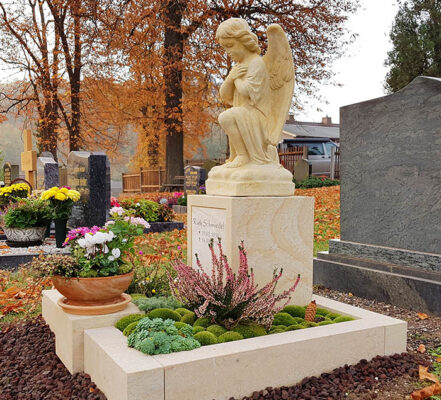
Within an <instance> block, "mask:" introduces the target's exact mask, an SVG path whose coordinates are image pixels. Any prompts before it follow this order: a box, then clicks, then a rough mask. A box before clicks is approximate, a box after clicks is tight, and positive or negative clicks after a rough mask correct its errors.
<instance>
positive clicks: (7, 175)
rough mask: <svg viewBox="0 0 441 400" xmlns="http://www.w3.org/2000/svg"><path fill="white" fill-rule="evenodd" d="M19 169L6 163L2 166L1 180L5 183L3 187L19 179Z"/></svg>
mask: <svg viewBox="0 0 441 400" xmlns="http://www.w3.org/2000/svg"><path fill="white" fill-rule="evenodd" d="M19 172H20V167H19V166H18V165H15V164H11V163H8V162H6V163H5V164H4V165H3V176H4V178H3V180H4V182H5V186H9V185H10V184H11V182H12V181H13V180H14V179H17V178H18V177H19Z"/></svg>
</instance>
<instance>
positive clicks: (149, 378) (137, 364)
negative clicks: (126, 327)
mask: <svg viewBox="0 0 441 400" xmlns="http://www.w3.org/2000/svg"><path fill="white" fill-rule="evenodd" d="M103 367H104V368H103ZM84 371H85V372H86V373H87V374H89V375H90V376H91V377H93V378H92V379H93V381H94V382H95V384H96V385H97V386H98V387H99V388H100V389H101V390H102V391H103V392H104V394H105V395H106V397H107V399H108V400H164V370H163V367H162V365H161V364H159V363H158V362H157V361H156V360H155V359H154V358H153V357H148V356H146V355H144V354H142V353H141V352H139V351H137V350H135V349H130V348H128V347H127V338H126V337H125V336H124V335H123V334H122V333H121V332H120V331H119V330H118V329H116V328H114V327H107V328H98V329H88V330H86V331H85V332H84Z"/></svg>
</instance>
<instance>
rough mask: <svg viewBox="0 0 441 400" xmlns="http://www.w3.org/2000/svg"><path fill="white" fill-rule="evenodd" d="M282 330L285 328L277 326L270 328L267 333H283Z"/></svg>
mask: <svg viewBox="0 0 441 400" xmlns="http://www.w3.org/2000/svg"><path fill="white" fill-rule="evenodd" d="M283 332H285V329H280V328H278V329H271V330H270V332H269V334H270V335H272V334H274V333H283Z"/></svg>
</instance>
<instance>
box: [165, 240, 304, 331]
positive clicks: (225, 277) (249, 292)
mask: <svg viewBox="0 0 441 400" xmlns="http://www.w3.org/2000/svg"><path fill="white" fill-rule="evenodd" d="M213 243H214V241H213V239H212V240H211V242H210V244H209V248H210V252H211V258H212V269H211V276H209V275H208V274H207V273H206V272H205V271H204V269H203V267H202V265H201V263H200V261H199V258H198V257H197V255H196V260H197V268H192V267H190V266H188V265H186V264H184V263H183V262H182V261H180V260H177V261H175V262H174V265H173V267H174V269H175V270H176V273H177V278H175V277H173V276H172V275H171V274H170V273H169V272H167V275H168V280H169V285H170V289H171V291H172V294H173V296H174V297H175V298H176V299H177V300H178V301H179V302H181V303H183V304H185V305H187V306H188V307H189V308H191V309H194V312H195V314H196V315H197V316H198V317H209V318H210V319H211V320H212V322H213V323H214V322H215V323H218V324H220V325H223V326H224V327H225V328H227V329H231V328H233V327H234V326H236V325H237V324H238V323H239V322H254V323H257V324H260V325H263V326H265V327H266V328H269V327H270V326H271V323H272V321H273V319H274V314H276V313H277V312H279V311H280V310H281V309H282V308H283V307H285V306H286V305H287V304H288V303H289V301H290V299H291V297H290V294H291V293H293V292H294V290H295V288H296V287H297V285H298V283H299V280H300V275H298V277H297V279H296V281H295V283H294V285H292V286H291V287H290V288H289V289H287V290H285V291H283V292H282V293H280V294H277V295H276V294H275V289H276V286H277V282H278V281H279V279H280V278H281V276H282V273H283V270H282V269H280V271H278V270H277V268H276V269H274V272H273V278H272V280H271V281H270V282H268V283H267V284H266V285H265V286H263V287H262V288H261V289H259V288H258V285H257V284H255V283H254V272H253V269H252V268H251V269H249V268H248V259H247V255H246V252H245V249H244V245H243V242H242V243H241V245H240V246H239V270H238V272H237V274H235V273H234V272H233V270H232V269H231V267H230V265H229V264H228V261H227V257H226V256H225V254H224V253H223V250H222V243H221V241H220V240H219V243H218V248H219V257H218V256H217V255H216V253H215V251H214V244H213Z"/></svg>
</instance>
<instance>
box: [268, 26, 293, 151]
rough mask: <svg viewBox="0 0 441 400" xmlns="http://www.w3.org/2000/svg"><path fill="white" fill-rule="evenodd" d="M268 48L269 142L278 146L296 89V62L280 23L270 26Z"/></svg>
mask: <svg viewBox="0 0 441 400" xmlns="http://www.w3.org/2000/svg"><path fill="white" fill-rule="evenodd" d="M266 33H267V36H268V50H267V52H266V54H265V55H264V56H263V61H264V62H265V66H266V69H267V71H268V74H269V76H270V87H271V114H270V121H269V122H270V129H271V130H270V133H269V138H268V139H269V142H270V143H271V144H272V145H274V146H277V144H278V143H279V140H280V134H281V132H282V128H283V124H284V123H285V120H286V115H287V113H288V111H289V107H290V105H291V100H292V95H293V90H294V62H293V59H292V53H291V48H290V47H289V43H288V39H287V38H286V35H285V32H283V29H282V28H281V26H280V25H278V24H272V25H270V26H269V27H268V29H267V31H266Z"/></svg>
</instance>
